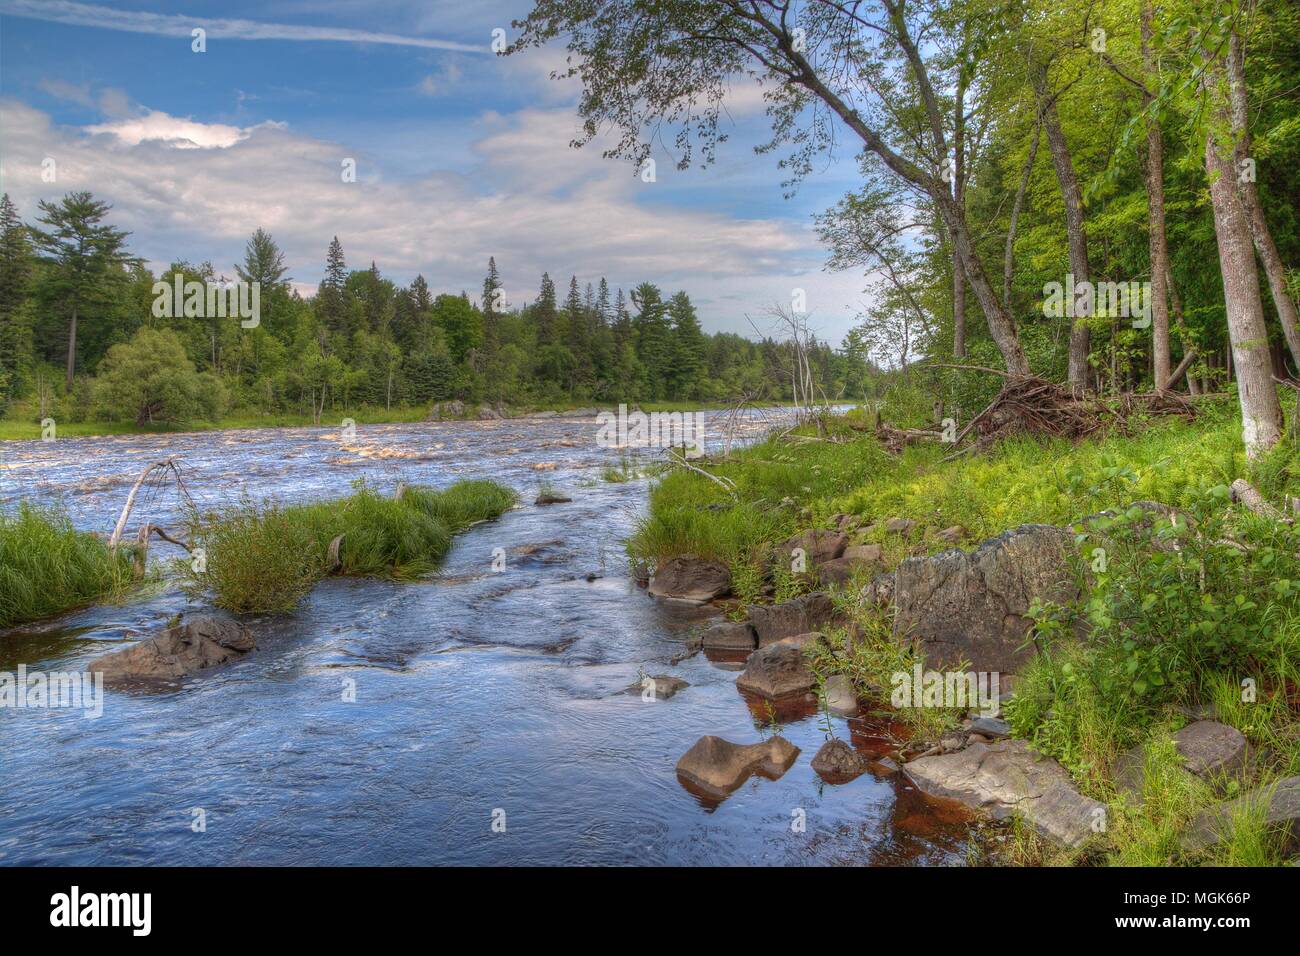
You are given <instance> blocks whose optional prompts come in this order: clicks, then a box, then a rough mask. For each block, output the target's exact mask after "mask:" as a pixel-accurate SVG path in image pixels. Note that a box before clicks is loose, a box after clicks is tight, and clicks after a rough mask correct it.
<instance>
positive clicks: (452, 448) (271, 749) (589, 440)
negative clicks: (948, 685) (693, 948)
mask: <svg viewBox="0 0 1300 956" xmlns="http://www.w3.org/2000/svg"><path fill="white" fill-rule="evenodd" d="M706 414H709V415H710V416H711V421H710V422H709V424H708V425H706V433H707V435H708V447H709V450H710V451H713V450H716V449H717V447H718V445H719V442H720V441H721V439H720V438H719V437H718V435H719V432H721V430H722V427H723V424H722V423H723V419H724V418H725V417H727V416H726V415H725V414H724V413H706ZM776 414H777V413H757V412H754V413H751V414H750V415H749V417H748V418H747V419H746V421H745V422H744V423H742V426H741V428H740V433H739V434H738V435H737V439H738V440H741V441H743V440H748V439H752V438H753V437H755V436H757V435H758V434H761V433H762V432H763V431H764V430H765V429H766V428H768V427H770V426H771V425H772V424H773V423H774V417H775V415H776ZM597 428H598V426H597V423H596V421H595V420H594V419H591V418H586V419H569V418H551V419H512V420H507V421H489V422H445V423H436V422H426V423H418V424H402V425H373V426H358V427H357V428H356V434H355V436H351V437H349V436H348V435H346V434H345V433H343V432H342V431H341V430H340V429H339V428H338V427H333V428H330V427H324V428H299V429H259V430H239V431H216V432H201V433H186V434H170V435H148V436H139V435H131V436H115V437H105V438H68V439H59V440H57V441H53V442H39V441H37V442H9V443H0V508H4V509H12V508H14V507H16V506H17V504H18V502H19V501H21V500H22V499H24V498H27V499H33V500H36V501H39V502H42V503H47V504H48V503H56V502H57V503H61V504H62V505H63V506H64V507H66V508H67V510H68V511H69V513H70V514H71V516H72V518H73V521H74V523H75V524H76V525H77V527H79V528H83V529H87V530H93V531H98V532H107V531H110V530H111V529H112V526H113V524H114V522H115V521H116V518H117V514H118V512H119V511H120V509H121V507H122V503H123V501H124V500H125V498H126V494H127V492H128V490H129V489H130V486H131V484H132V483H133V482H134V480H135V478H136V476H137V475H138V474H139V473H140V471H141V469H142V468H143V467H144V466H145V465H146V464H148V463H149V462H150V461H153V460H156V459H159V458H163V457H166V456H169V455H174V456H176V457H177V458H178V460H179V462H180V466H181V470H182V474H183V477H184V481H185V486H186V489H187V490H188V492H189V494H190V495H191V496H192V498H193V499H194V501H195V502H196V503H197V504H198V505H199V506H200V507H201V508H207V507H219V506H221V505H222V504H228V503H231V502H234V501H238V500H240V499H242V498H251V499H254V500H261V499H275V500H278V501H284V502H292V501H309V500H316V499H321V498H325V497H333V496H340V495H345V494H347V493H349V492H350V491H351V489H352V484H353V483H354V482H355V481H357V480H359V479H364V480H365V481H366V482H368V483H370V484H372V485H374V486H375V487H377V488H380V489H382V490H384V491H386V492H391V491H392V490H393V489H394V488H395V487H396V485H397V483H398V482H399V481H404V482H407V483H408V484H415V483H423V484H429V485H435V486H442V485H447V484H450V483H451V482H453V481H456V480H459V479H462V478H492V479H495V480H498V481H500V482H502V483H504V484H506V485H509V486H511V487H513V488H515V489H516V490H517V491H518V492H519V493H520V496H521V498H520V501H521V504H520V506H519V507H518V508H516V509H515V510H513V511H510V512H508V513H507V514H505V515H504V516H503V517H501V518H500V519H499V520H497V521H493V522H488V523H485V524H480V525H477V526H475V527H473V528H471V529H470V530H468V531H467V532H466V533H464V534H463V535H461V536H460V537H458V538H457V539H456V542H455V544H454V546H453V548H452V551H451V553H450V555H449V556H448V560H447V562H446V564H445V566H444V568H443V570H442V572H441V573H440V574H439V575H438V576H437V577H435V578H432V579H430V580H427V581H422V582H419V583H414V584H396V583H391V582H385V581H376V580H358V579H343V578H333V579H329V580H326V581H325V582H323V583H322V584H320V585H319V586H318V587H317V588H316V589H315V590H314V591H313V593H312V594H311V595H310V596H309V597H308V598H307V599H306V600H305V601H304V602H303V603H302V605H301V606H300V607H299V608H298V610H296V611H295V612H294V613H292V614H285V615H271V616H257V617H252V618H249V619H248V620H247V624H248V626H249V627H250V629H251V630H252V632H253V634H254V636H255V637H256V639H257V642H258V649H257V650H256V651H254V652H253V653H251V654H249V655H248V656H247V657H246V658H244V659H242V660H240V661H238V662H236V663H233V664H230V665H227V666H224V667H220V668H215V669H212V670H209V671H201V672H199V673H198V674H196V675H194V676H192V677H190V678H189V679H187V680H185V681H184V682H183V683H182V684H181V685H180V686H179V687H178V688H174V689H169V690H166V691H162V692H159V691H151V692H146V691H140V690H132V691H126V692H123V691H114V690H106V691H105V701H104V712H103V715H102V716H101V717H99V718H97V719H88V718H86V717H85V716H83V715H82V714H81V713H80V712H78V711H72V710H54V709H51V710H38V709H0V865H19V864H26V865H31V864H79V865H101V864H153V865H171V864H192V865H223V864H280V865H292V864H322V865H323V864H653V865H690V864H705V865H727V864H911V863H917V864H953V863H962V862H964V861H965V859H966V853H967V842H968V836H967V830H966V826H965V825H964V824H963V823H962V822H961V820H960V819H958V818H956V817H953V816H949V815H948V813H949V811H946V810H944V809H943V808H942V807H941V806H939V805H937V804H934V803H933V802H931V801H929V800H928V799H927V798H925V797H923V796H921V795H920V794H919V793H917V792H916V791H914V790H912V789H911V788H910V787H908V786H907V785H906V783H905V782H901V781H899V780H898V778H897V776H894V777H890V776H885V775H883V774H882V775H878V774H876V773H867V774H864V775H862V776H861V777H859V778H857V779H856V780H854V781H853V782H851V783H849V784H845V785H841V786H830V785H827V784H825V783H823V782H822V781H821V779H820V778H819V777H818V776H817V775H816V774H815V773H814V772H813V770H812V768H811V767H810V765H809V763H810V761H811V759H812V757H813V755H814V754H815V753H816V751H817V749H818V748H819V747H820V746H821V744H822V743H823V741H824V740H825V739H826V729H825V726H824V721H825V719H826V718H824V717H823V716H822V715H820V714H818V713H815V712H813V710H812V709H811V708H809V709H808V710H807V712H800V713H796V714H795V715H793V716H792V717H788V718H786V719H785V722H784V723H783V725H782V727H781V729H780V733H781V734H782V735H783V736H785V737H786V738H787V739H789V740H790V741H791V742H793V743H794V744H796V745H797V746H798V747H800V748H802V751H803V752H802V753H801V754H800V756H799V759H798V760H797V762H796V763H795V764H794V766H793V767H792V768H791V769H790V770H789V771H788V772H787V773H786V774H785V775H784V776H783V777H782V778H781V779H779V780H776V781H772V780H767V779H764V778H762V777H754V778H752V779H751V780H750V781H748V782H747V783H746V784H745V785H743V786H742V787H741V788H740V789H739V790H737V791H736V792H735V793H734V794H732V795H731V797H730V798H728V799H727V800H726V801H724V802H722V803H721V804H720V805H716V806H715V805H712V804H709V803H705V802H701V801H700V800H698V799H697V798H696V797H695V796H692V795H691V794H690V793H689V792H688V791H687V790H685V789H684V788H683V787H682V786H681V784H680V783H679V782H678V780H677V777H676V773H675V771H674V766H675V764H676V762H677V760H678V758H679V757H680V756H681V755H682V754H683V753H684V752H685V751H686V750H687V749H688V748H689V747H690V746H691V745H692V744H693V743H694V742H695V741H696V740H697V739H698V738H699V737H700V736H701V735H704V734H716V735H719V736H722V737H725V738H727V739H729V740H733V741H736V742H740V743H750V742H753V741H757V740H759V739H760V736H761V734H762V733H764V732H765V731H766V730H767V717H766V716H765V715H764V714H762V713H756V712H755V711H754V710H751V707H750V706H749V705H748V704H747V703H746V701H745V700H744V699H743V698H742V697H741V695H740V694H739V692H738V691H737V690H736V687H735V677H736V667H737V664H736V662H735V661H732V662H727V661H725V660H716V661H714V660H710V659H709V658H708V657H706V656H705V655H704V654H697V655H695V656H694V657H690V658H687V659H685V660H681V661H680V662H678V663H673V661H674V659H675V658H676V657H677V656H678V655H680V654H681V653H682V650H683V644H682V642H683V640H684V639H685V638H686V636H687V635H688V634H689V633H690V632H691V630H692V628H697V627H699V625H700V624H701V623H702V622H704V621H706V620H708V619H709V615H710V614H711V613H716V612H711V611H707V610H697V609H684V608H682V607H680V606H676V605H671V604H665V603H662V602H659V601H656V600H654V599H652V598H650V597H649V596H648V595H647V594H646V592H645V590H644V589H643V588H641V587H639V586H638V585H637V583H636V582H635V581H634V580H633V578H632V576H631V574H630V572H629V569H628V564H627V558H626V554H625V551H624V545H623V543H624V540H625V539H626V537H627V536H628V534H629V533H630V532H631V530H632V528H633V527H634V524H635V521H636V519H637V517H638V516H639V515H640V514H642V513H643V512H644V509H645V507H646V491H647V484H648V482H647V480H646V479H637V480H633V481H629V482H625V483H610V482H605V481H603V480H601V471H602V469H603V468H605V467H608V466H611V465H617V464H618V463H619V459H620V453H619V452H618V451H617V450H613V449H609V448H603V447H601V446H600V445H599V444H598V443H597V441H596V433H597ZM645 455H646V457H647V459H648V458H649V457H652V453H651V452H649V451H647V452H645ZM543 482H546V483H549V484H550V485H552V486H554V488H555V489H557V490H560V491H562V492H564V493H567V494H569V495H571V496H572V497H573V499H574V500H573V501H572V503H569V504H557V505H552V506H546V507H539V506H535V505H533V504H532V501H533V499H534V498H535V497H536V495H537V492H538V490H539V488H540V487H541V485H542V483H543ZM183 513H184V512H183V504H182V502H181V500H180V497H179V496H178V494H177V493H176V492H175V490H174V486H171V485H169V486H167V487H166V488H164V489H161V490H155V489H153V488H152V487H149V488H146V490H145V491H144V492H143V493H142V495H141V498H140V501H139V503H138V504H137V506H136V511H135V513H134V515H133V517H132V519H131V522H130V532H131V534H132V535H133V534H134V531H135V529H136V528H137V527H138V525H139V524H140V523H141V522H142V521H144V520H146V519H147V520H150V521H153V522H155V523H158V524H162V525H164V526H166V527H168V528H169V529H174V528H177V527H179V525H180V522H181V518H182V516H183ZM496 549H504V551H505V553H506V565H505V569H504V570H503V571H500V572H499V573H498V572H494V571H493V569H492V562H493V556H494V552H495V551H496ZM179 554H180V552H179V551H177V550H175V549H171V550H168V549H167V548H166V547H155V549H154V552H153V556H152V558H153V560H155V561H158V562H162V563H165V562H166V561H167V560H168V559H170V558H172V557H176V556H177V555H179ZM201 609H202V604H201V603H197V604H196V603H194V602H190V601H187V599H186V597H185V596H184V595H183V594H182V593H181V592H180V591H179V590H177V588H176V587H175V586H174V585H173V584H172V583H171V580H170V576H169V575H167V574H166V572H164V578H163V581H162V583H161V584H159V585H157V586H156V587H153V588H152V589H150V590H149V591H147V592H146V593H145V594H144V595H142V596H136V597H133V598H132V599H131V600H130V601H129V602H128V603H126V604H124V605H121V606H99V607H93V608H89V609H86V610H83V611H79V612H76V613H73V614H70V615H66V616H64V617H61V618H59V619H58V620H55V621H47V622H39V623H36V624H31V625H26V626H24V627H20V628H17V629H13V630H11V631H8V632H0V670H4V671H11V672H12V671H14V670H15V668H16V667H17V666H18V665H19V664H25V665H27V667H28V668H40V669H43V670H47V671H55V670H59V671H68V670H81V669H83V668H84V665H85V664H86V663H87V662H88V661H89V660H90V659H92V658H93V657H95V656H98V655H100V654H103V653H105V652H106V651H109V650H113V649H114V648H116V647H119V646H122V645H123V644H124V643H125V642H130V641H134V640H137V639H139V638H140V637H142V636H144V635H146V634H148V633H149V632H151V631H153V630H155V629H157V628H159V627H161V626H163V625H164V624H165V623H166V622H167V620H168V619H169V618H171V617H172V616H173V615H175V614H176V613H177V612H179V611H187V612H190V613H193V612H196V611H199V610H201ZM642 669H644V671H645V672H647V673H654V674H672V675H675V676H678V677H681V678H683V679H684V680H686V681H688V682H689V683H690V686H689V687H687V688H686V689H684V690H682V691H680V692H679V693H678V694H676V696H674V697H672V699H670V700H660V701H652V702H646V701H643V700H642V699H641V697H640V696H639V695H637V694H628V693H625V692H624V689H625V688H626V687H627V686H628V685H629V684H631V683H633V682H635V681H636V680H637V676H638V672H639V671H641V670H642ZM348 686H352V687H355V701H354V702H349V701H347V700H345V699H344V698H345V696H347V695H346V694H345V693H344V691H345V688H346V687H348ZM832 726H833V730H834V733H835V734H836V735H837V736H839V737H840V738H842V739H845V740H851V741H852V743H853V744H854V745H855V746H857V747H859V749H861V750H863V751H865V752H870V753H875V754H879V753H883V752H884V751H885V749H886V746H887V745H886V744H885V743H884V742H883V739H882V738H883V736H884V731H883V730H882V728H881V726H880V725H879V724H877V723H873V722H872V720H871V719H857V718H855V719H851V720H843V719H840V718H833V719H832ZM198 810H201V811H202V813H201V814H199V813H197V812H196V811H198ZM799 811H802V813H799ZM200 819H201V820H202V822H203V826H202V827H200V826H198V825H197V824H196V821H197V820H200ZM800 819H803V820H805V821H806V827H805V828H802V829H801V828H800V827H799V826H797V825H796V824H797V822H798V821H799V820H800ZM494 822H495V823H496V826H494ZM503 823H504V826H502V824H503Z"/></svg>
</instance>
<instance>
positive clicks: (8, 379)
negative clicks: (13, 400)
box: [0, 193, 32, 414]
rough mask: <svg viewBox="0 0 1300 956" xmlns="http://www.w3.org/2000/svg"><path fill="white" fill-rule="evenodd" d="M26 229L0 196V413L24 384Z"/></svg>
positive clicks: (27, 331) (28, 358) (26, 351)
mask: <svg viewBox="0 0 1300 956" xmlns="http://www.w3.org/2000/svg"><path fill="white" fill-rule="evenodd" d="M31 266H32V263H31V248H30V245H29V243H28V239H27V230H26V228H25V227H24V226H23V223H22V220H21V219H19V218H18V209H17V208H16V207H15V206H14V204H13V203H12V202H10V200H9V194H8V193H5V194H4V196H3V197H0V414H3V413H4V410H5V408H6V407H7V406H8V403H9V399H10V397H11V396H13V395H16V394H19V393H20V392H21V391H22V389H23V386H24V381H23V372H24V370H25V368H26V367H27V365H28V364H29V363H30V362H31V358H32V355H31V328H30V325H29V323H28V322H27V316H26V314H25V313H26V311H27V310H26V309H24V303H25V301H26V298H27V289H28V284H29V282H30V279H31Z"/></svg>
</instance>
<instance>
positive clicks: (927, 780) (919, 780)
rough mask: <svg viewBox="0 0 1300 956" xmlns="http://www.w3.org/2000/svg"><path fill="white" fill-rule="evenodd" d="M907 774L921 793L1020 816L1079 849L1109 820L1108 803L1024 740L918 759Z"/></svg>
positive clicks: (1000, 815) (993, 812) (994, 813)
mask: <svg viewBox="0 0 1300 956" xmlns="http://www.w3.org/2000/svg"><path fill="white" fill-rule="evenodd" d="M904 772H905V773H906V774H907V776H908V777H909V778H910V779H911V781H912V782H913V783H914V784H916V786H917V787H919V788H920V789H921V790H922V791H924V792H925V793H928V794H930V795H931V796H935V797H949V798H951V799H954V800H959V801H961V802H962V803H964V804H965V805H966V806H968V807H972V808H974V809H977V810H984V811H986V812H987V813H989V814H990V815H992V817H993V818H994V819H995V820H1004V819H1006V818H1008V817H1010V816H1011V815H1012V814H1019V815H1020V816H1021V817H1023V818H1024V820H1025V822H1027V823H1028V824H1029V825H1030V826H1032V827H1033V828H1034V829H1035V830H1036V831H1037V832H1038V833H1039V834H1041V835H1042V836H1045V837H1047V838H1049V839H1051V840H1053V841H1055V842H1057V843H1059V844H1062V845H1064V846H1069V847H1077V846H1079V845H1080V844H1082V843H1083V842H1084V841H1085V840H1086V839H1088V837H1090V836H1091V835H1092V834H1093V833H1094V829H1093V827H1094V825H1095V824H1096V823H1097V821H1099V820H1101V821H1104V820H1105V813H1106V806H1105V804H1102V803H1098V802H1097V801H1096V800H1090V799H1088V798H1087V797H1085V796H1083V795H1082V794H1080V793H1079V792H1078V791H1077V790H1076V789H1075V788H1074V784H1073V783H1072V782H1071V780H1070V775H1069V774H1068V773H1066V771H1065V769H1064V768H1063V767H1062V766H1061V765H1060V764H1058V763H1057V762H1056V761H1055V760H1052V759H1050V758H1047V757H1043V756H1041V755H1040V754H1037V753H1035V752H1034V751H1032V750H1031V749H1030V748H1029V745H1028V744H1026V743H1025V742H1024V741H1023V740H1003V741H999V742H998V743H994V744H981V743H977V744H972V745H971V746H969V747H967V748H966V749H965V750H960V751H958V752H956V753H952V754H943V755H940V756H934V757H918V758H917V759H916V760H913V761H912V762H911V763H909V764H906V765H905V767H904Z"/></svg>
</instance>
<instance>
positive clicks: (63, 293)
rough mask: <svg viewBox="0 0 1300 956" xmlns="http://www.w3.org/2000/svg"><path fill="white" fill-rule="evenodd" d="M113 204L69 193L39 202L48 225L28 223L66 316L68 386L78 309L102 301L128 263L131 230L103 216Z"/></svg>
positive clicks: (74, 360)
mask: <svg viewBox="0 0 1300 956" xmlns="http://www.w3.org/2000/svg"><path fill="white" fill-rule="evenodd" d="M112 208H113V207H112V206H110V205H108V204H107V203H103V202H99V201H98V200H96V199H94V198H93V197H92V196H91V194H90V193H88V192H75V193H68V194H67V195H66V196H64V197H63V200H62V201H61V202H59V203H58V204H55V203H51V202H47V201H46V200H44V199H42V200H41V201H40V209H41V213H42V215H41V216H40V217H39V219H38V221H39V222H41V223H44V224H45V225H46V226H48V227H49V229H48V230H45V229H37V228H31V229H30V230H29V231H30V233H31V237H32V242H33V243H34V244H35V246H36V248H37V249H38V250H40V251H41V252H43V253H45V255H47V256H48V257H49V258H50V260H51V261H52V264H53V266H54V268H53V270H52V271H51V273H50V275H49V277H48V279H47V281H48V283H49V284H50V287H51V290H52V291H53V292H54V293H55V295H56V296H57V298H58V299H59V300H60V301H61V303H62V305H63V307H64V309H66V311H67V315H68V345H67V353H66V355H67V357H66V362H65V368H66V379H65V385H66V387H67V389H68V390H69V391H71V390H72V377H73V375H74V374H75V372H76V366H77V319H78V318H79V315H80V314H81V312H82V310H83V309H84V308H86V307H87V306H93V305H94V304H97V303H99V302H102V300H103V296H104V294H105V293H106V292H107V291H109V289H110V287H111V286H112V285H113V283H114V281H115V280H116V279H119V278H121V277H122V276H123V274H124V273H123V271H122V267H123V266H124V265H127V264H128V263H130V262H131V261H132V260H131V257H130V256H128V255H127V254H126V252H125V245H126V237H127V236H128V235H129V233H126V232H123V231H122V230H121V229H116V228H114V227H113V226H110V225H107V224H105V223H104V222H103V219H104V217H105V216H106V215H108V212H109V210H110V209H112Z"/></svg>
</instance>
